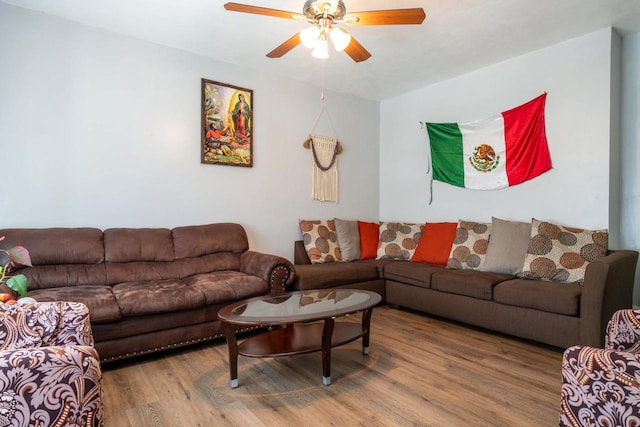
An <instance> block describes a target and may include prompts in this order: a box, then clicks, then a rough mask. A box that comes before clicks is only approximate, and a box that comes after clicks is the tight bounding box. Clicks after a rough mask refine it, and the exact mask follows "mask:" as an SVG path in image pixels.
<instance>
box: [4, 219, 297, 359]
mask: <svg viewBox="0 0 640 427" xmlns="http://www.w3.org/2000/svg"><path fill="white" fill-rule="evenodd" d="M0 236H5V237H6V239H5V240H4V241H3V242H2V245H3V247H12V246H14V245H20V246H24V247H25V248H27V250H28V251H29V253H30V255H31V261H32V263H33V267H28V268H22V269H19V270H18V269H16V270H14V272H15V273H22V274H24V275H25V276H27V279H28V296H30V297H33V298H35V299H36V300H37V301H77V302H81V303H84V304H85V305H87V307H89V313H90V317H91V326H92V329H93V335H94V339H95V348H96V349H97V350H98V353H99V355H100V360H101V361H102V362H108V361H113V360H118V359H123V358H127V357H132V356H136V355H141V354H145V353H151V352H155V351H159V350H163V349H167V348H173V347H179V346H183V345H188V344H192V343H197V342H201V341H205V340H210V339H214V338H218V337H222V332H221V329H220V322H219V320H218V318H217V314H218V310H219V309H220V308H222V307H223V306H225V305H227V304H229V303H232V302H234V301H237V300H240V299H244V298H249V297H253V296H257V295H263V294H268V293H272V294H278V293H282V292H284V291H285V289H286V287H287V286H289V285H290V284H291V282H292V280H293V276H294V269H293V265H292V264H291V263H290V262H289V261H288V260H286V259H284V258H282V257H277V256H274V255H268V254H263V253H258V252H254V251H250V250H249V242H248V239H247V234H246V232H245V230H244V228H243V227H242V226H241V225H239V224H232V223H221V224H210V225H199V226H187V227H177V228H174V229H171V230H170V229H166V228H112V229H108V230H105V231H101V230H99V229H96V228H45V229H4V230H0Z"/></svg>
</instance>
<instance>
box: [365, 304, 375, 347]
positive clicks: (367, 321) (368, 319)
mask: <svg viewBox="0 0 640 427" xmlns="http://www.w3.org/2000/svg"><path fill="white" fill-rule="evenodd" d="M371 314H373V307H372V308H369V309H367V310H365V311H364V313H362V332H364V335H363V336H362V354H369V331H370V329H369V326H370V325H371Z"/></svg>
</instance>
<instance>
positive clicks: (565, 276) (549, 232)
mask: <svg viewBox="0 0 640 427" xmlns="http://www.w3.org/2000/svg"><path fill="white" fill-rule="evenodd" d="M608 247H609V232H608V231H607V230H595V231H590V230H584V229H582V228H569V227H564V226H562V225H557V224H552V223H550V222H545V221H540V220H537V219H535V218H534V219H533V220H532V222H531V241H530V242H529V248H528V250H527V256H526V257H525V260H524V266H523V268H522V273H520V274H518V276H519V277H522V278H526V279H536V280H546V281H551V282H563V283H582V282H583V281H584V274H585V272H586V270H587V265H589V263H590V262H593V261H597V260H599V259H600V258H602V257H604V256H606V255H607V250H608Z"/></svg>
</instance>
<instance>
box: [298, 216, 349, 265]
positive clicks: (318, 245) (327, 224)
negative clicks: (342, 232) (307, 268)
mask: <svg viewBox="0 0 640 427" xmlns="http://www.w3.org/2000/svg"><path fill="white" fill-rule="evenodd" d="M299 225H300V233H301V234H302V241H303V242H304V248H305V250H306V251H307V255H309V259H310V260H311V263H312V264H322V263H324V262H334V261H340V260H341V259H342V258H341V256H340V248H339V247H338V238H337V236H336V226H335V223H334V221H333V220H332V219H329V220H306V219H301V220H300V221H299Z"/></svg>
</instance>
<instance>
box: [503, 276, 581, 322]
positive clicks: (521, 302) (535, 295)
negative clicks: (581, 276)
mask: <svg viewBox="0 0 640 427" xmlns="http://www.w3.org/2000/svg"><path fill="white" fill-rule="evenodd" d="M581 292H582V286H581V285H579V284H575V283H562V284H559V283H553V282H546V281H541V280H529V279H514V280H508V281H506V282H502V283H500V284H498V285H497V286H496V287H495V288H494V289H493V299H494V300H495V301H496V302H498V303H500V304H505V305H514V306H517V307H527V308H533V309H536V310H542V311H546V312H549V313H557V314H564V315H568V316H579V315H580V294H581Z"/></svg>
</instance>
